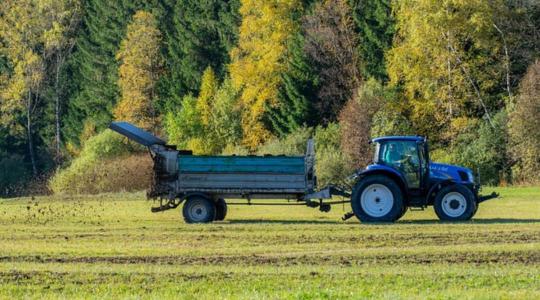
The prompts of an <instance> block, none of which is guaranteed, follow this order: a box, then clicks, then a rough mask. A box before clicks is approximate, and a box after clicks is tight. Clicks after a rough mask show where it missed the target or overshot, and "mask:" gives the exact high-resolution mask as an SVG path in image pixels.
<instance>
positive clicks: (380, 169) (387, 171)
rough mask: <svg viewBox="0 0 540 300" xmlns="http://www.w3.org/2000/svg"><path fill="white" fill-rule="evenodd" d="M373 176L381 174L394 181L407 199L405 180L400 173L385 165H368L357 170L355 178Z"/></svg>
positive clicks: (407, 190) (407, 192) (407, 191)
mask: <svg viewBox="0 0 540 300" xmlns="http://www.w3.org/2000/svg"><path fill="white" fill-rule="evenodd" d="M373 174H382V175H386V176H388V177H390V178H392V179H394V180H395V181H396V183H397V184H398V185H399V186H400V187H401V188H403V192H404V196H405V197H407V195H409V188H408V187H407V183H406V181H405V178H404V177H403V175H402V174H401V173H399V172H398V171H396V170H395V169H393V168H391V167H388V166H385V165H369V166H367V167H366V168H365V169H364V170H358V171H357V172H356V175H357V177H364V176H368V175H373Z"/></svg>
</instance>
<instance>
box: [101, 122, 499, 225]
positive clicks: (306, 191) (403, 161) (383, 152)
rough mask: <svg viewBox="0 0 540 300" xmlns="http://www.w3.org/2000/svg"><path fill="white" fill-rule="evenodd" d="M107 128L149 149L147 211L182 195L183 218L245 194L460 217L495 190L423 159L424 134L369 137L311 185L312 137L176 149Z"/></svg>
mask: <svg viewBox="0 0 540 300" xmlns="http://www.w3.org/2000/svg"><path fill="white" fill-rule="evenodd" d="M110 128H111V129H112V130H114V131H116V132H118V133H120V134H122V135H124V136H126V137H127V138H129V139H130V140H133V141H135V142H137V143H139V144H141V145H143V146H145V147H147V148H148V150H149V151H150V154H151V156H152V159H153V161H154V167H153V171H154V172H153V181H152V186H151V187H150V189H149V191H148V192H147V196H148V198H150V199H158V200H159V206H158V207H153V208H152V212H159V211H165V210H168V209H174V208H177V207H178V206H179V205H180V204H182V203H183V208H182V211H183V216H184V220H185V221H186V222H188V223H208V222H212V221H219V220H223V219H224V218H225V216H226V214H227V200H226V199H245V200H246V202H245V203H244V204H253V205H256V204H258V205H273V204H285V205H286V204H292V205H307V206H309V207H318V208H319V209H320V210H321V211H324V212H327V211H329V210H330V207H331V205H332V204H338V203H345V202H346V203H349V202H350V203H351V207H352V212H350V213H347V214H345V215H344V216H343V219H344V220H345V219H348V218H350V217H352V216H356V217H357V218H358V219H359V220H360V221H362V222H394V221H396V220H398V219H399V218H401V217H402V216H403V215H404V214H405V212H406V211H407V208H418V209H424V208H426V207H427V206H434V208H435V212H436V214H437V216H438V217H439V218H440V219H441V220H446V221H463V220H469V219H471V218H472V217H473V216H474V214H475V213H476V211H477V209H478V205H479V204H480V203H481V202H483V201H486V200H488V199H492V198H496V197H498V194H496V193H492V194H490V195H487V196H480V195H479V194H478V192H479V189H480V186H479V184H477V183H475V181H474V176H473V172H472V171H471V170H470V169H468V168H464V167H460V166H453V165H447V164H440V163H434V162H431V161H430V160H429V151H428V143H427V140H426V139H425V138H423V137H419V136H388V137H380V138H376V139H373V140H372V141H371V143H372V144H373V145H374V152H375V155H374V158H373V163H372V164H370V165H369V166H367V167H366V168H365V169H360V170H357V171H356V172H354V173H353V174H352V175H351V176H349V177H348V178H347V180H346V181H347V182H348V183H349V184H345V185H337V184H332V185H328V186H325V187H322V188H319V187H318V186H317V177H316V175H315V167H316V166H315V146H314V143H313V140H308V141H307V150H306V153H305V155H304V156H281V155H280V156H270V155H265V156H255V155H247V156H237V155H231V156H204V155H193V154H192V152H191V151H189V150H177V149H176V147H175V146H171V145H167V143H166V142H165V141H164V140H162V139H160V138H158V137H156V136H154V135H152V134H151V133H149V132H146V131H144V130H142V129H140V128H138V127H136V126H134V125H132V124H130V123H127V122H113V123H111V125H110ZM333 196H341V197H343V199H344V200H342V201H339V200H333V199H332V197H333ZM261 199H263V201H264V202H259V201H260V200H261ZM273 199H274V200H278V199H279V200H283V199H288V200H292V202H286V203H284V202H282V201H281V202H275V201H274V202H271V201H270V200H273ZM252 200H253V201H252ZM269 201H270V202H269ZM235 204H239V203H235Z"/></svg>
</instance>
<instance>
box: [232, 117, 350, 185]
mask: <svg viewBox="0 0 540 300" xmlns="http://www.w3.org/2000/svg"><path fill="white" fill-rule="evenodd" d="M339 134H340V129H339V125H338V124H337V123H330V124H328V126H326V127H322V126H317V127H316V128H312V127H300V128H298V129H297V130H295V131H293V132H291V133H290V134H288V135H286V136H284V137H283V138H280V139H278V138H274V139H272V140H270V141H268V142H267V143H265V144H264V145H261V146H260V147H259V148H258V149H257V154H259V155H265V154H271V155H304V154H305V152H306V145H307V140H308V139H310V138H314V140H315V160H316V165H315V172H316V175H317V180H318V184H319V186H320V187H323V186H325V185H327V184H330V183H339V182H341V181H342V180H343V179H345V177H347V176H349V175H351V174H352V171H353V166H352V165H351V164H350V163H349V160H348V159H347V156H346V155H345V154H344V153H343V152H342V151H341V148H340V144H339V139H336V136H339ZM233 153H234V152H233Z"/></svg>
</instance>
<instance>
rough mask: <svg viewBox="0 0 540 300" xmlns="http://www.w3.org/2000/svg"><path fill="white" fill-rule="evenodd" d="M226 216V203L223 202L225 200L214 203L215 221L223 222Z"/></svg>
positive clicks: (220, 199)
mask: <svg viewBox="0 0 540 300" xmlns="http://www.w3.org/2000/svg"><path fill="white" fill-rule="evenodd" d="M226 216H227V202H225V199H223V198H219V199H218V200H217V201H216V218H215V219H214V220H215V221H223V220H225V217H226Z"/></svg>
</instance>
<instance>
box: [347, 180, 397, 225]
mask: <svg viewBox="0 0 540 300" xmlns="http://www.w3.org/2000/svg"><path fill="white" fill-rule="evenodd" d="M377 189H379V191H377ZM362 195H364V201H362ZM385 195H386V196H387V197H386V198H384V199H381V198H380V197H384V196H385ZM390 195H391V197H390ZM351 206H352V209H353V212H354V214H355V215H356V217H357V218H358V219H359V220H360V221H361V222H395V221H396V220H397V219H399V218H400V217H401V216H402V213H404V211H405V210H404V203H403V194H402V191H401V189H400V188H399V186H398V185H397V183H396V182H395V181H394V180H392V179H391V178H389V177H386V176H384V175H370V176H367V177H364V178H362V179H361V180H360V181H359V182H358V183H356V186H355V187H354V190H353V194H352V197H351Z"/></svg>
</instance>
